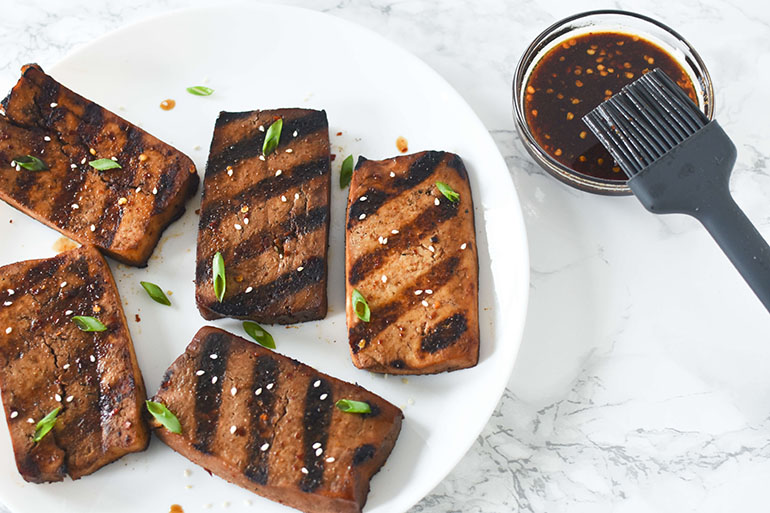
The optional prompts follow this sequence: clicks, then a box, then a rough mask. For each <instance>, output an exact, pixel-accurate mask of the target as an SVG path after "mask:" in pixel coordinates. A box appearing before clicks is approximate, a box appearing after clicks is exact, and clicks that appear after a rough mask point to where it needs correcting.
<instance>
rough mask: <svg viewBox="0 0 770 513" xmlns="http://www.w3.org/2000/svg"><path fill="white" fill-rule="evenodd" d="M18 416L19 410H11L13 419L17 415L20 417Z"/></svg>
mask: <svg viewBox="0 0 770 513" xmlns="http://www.w3.org/2000/svg"><path fill="white" fill-rule="evenodd" d="M18 416H19V412H17V411H12V412H11V418H12V419H15V418H16V417H18Z"/></svg>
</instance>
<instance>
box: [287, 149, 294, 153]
mask: <svg viewBox="0 0 770 513" xmlns="http://www.w3.org/2000/svg"><path fill="white" fill-rule="evenodd" d="M292 151H294V150H292V149H291V148H287V149H286V153H291V152H292Z"/></svg>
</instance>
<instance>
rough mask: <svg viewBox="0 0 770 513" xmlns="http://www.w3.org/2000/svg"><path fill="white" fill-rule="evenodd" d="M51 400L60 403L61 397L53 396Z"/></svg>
mask: <svg viewBox="0 0 770 513" xmlns="http://www.w3.org/2000/svg"><path fill="white" fill-rule="evenodd" d="M53 398H54V399H56V402H57V403H60V402H61V396H60V395H59V394H56V395H54V396H53Z"/></svg>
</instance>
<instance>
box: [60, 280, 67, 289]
mask: <svg viewBox="0 0 770 513" xmlns="http://www.w3.org/2000/svg"><path fill="white" fill-rule="evenodd" d="M66 286H67V282H66V281H63V282H61V285H59V287H61V288H64V287H66Z"/></svg>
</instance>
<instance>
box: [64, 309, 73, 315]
mask: <svg viewBox="0 0 770 513" xmlns="http://www.w3.org/2000/svg"><path fill="white" fill-rule="evenodd" d="M72 313H73V312H72V310H67V311H66V312H64V315H72Z"/></svg>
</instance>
